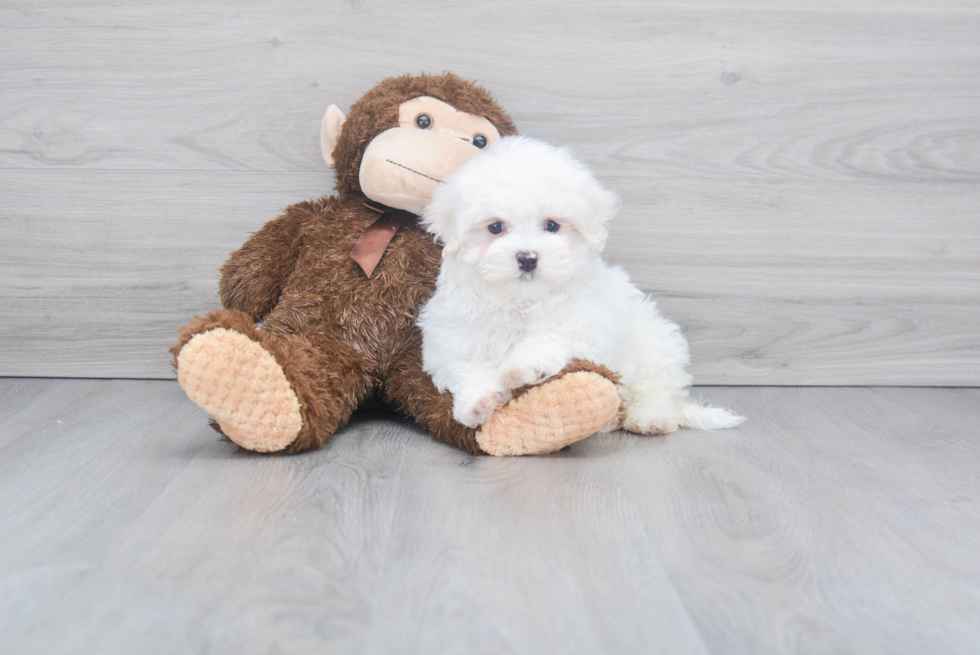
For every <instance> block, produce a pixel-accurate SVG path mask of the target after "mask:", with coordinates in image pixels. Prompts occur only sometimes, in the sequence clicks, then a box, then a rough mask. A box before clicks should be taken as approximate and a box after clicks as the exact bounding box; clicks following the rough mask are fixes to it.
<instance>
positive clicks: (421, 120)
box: [415, 114, 432, 130]
mask: <svg viewBox="0 0 980 655" xmlns="http://www.w3.org/2000/svg"><path fill="white" fill-rule="evenodd" d="M415 125H417V126H418V127H419V129H422V130H427V129H429V128H430V127H432V119H431V118H429V115H428V114H419V115H418V116H416V117H415Z"/></svg>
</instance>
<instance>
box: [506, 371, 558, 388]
mask: <svg viewBox="0 0 980 655" xmlns="http://www.w3.org/2000/svg"><path fill="white" fill-rule="evenodd" d="M551 375H552V374H550V373H548V371H546V370H544V369H543V368H540V367H537V366H512V367H511V368H509V369H507V370H506V371H504V374H503V375H501V376H500V380H501V382H503V383H504V386H505V387H507V388H508V389H517V388H519V387H523V386H524V385H528V384H540V383H541V382H544V381H545V380H547V379H548V378H550V377H551Z"/></svg>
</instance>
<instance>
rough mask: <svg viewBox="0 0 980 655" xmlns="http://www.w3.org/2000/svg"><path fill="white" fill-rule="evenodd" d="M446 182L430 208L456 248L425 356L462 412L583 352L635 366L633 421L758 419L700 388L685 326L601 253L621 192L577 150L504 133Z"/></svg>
mask: <svg viewBox="0 0 980 655" xmlns="http://www.w3.org/2000/svg"><path fill="white" fill-rule="evenodd" d="M444 182H445V184H442V185H440V186H439V188H438V189H436V191H435V193H434V195H433V197H432V202H431V203H430V204H429V206H428V207H427V208H426V209H425V211H424V213H423V216H422V222H423V224H424V225H425V227H426V228H427V229H428V230H429V231H430V232H432V233H433V234H435V235H436V236H437V237H438V238H439V239H440V240H441V241H442V243H443V245H444V249H443V257H444V259H443V263H442V269H441V271H440V272H439V280H438V287H437V289H436V293H435V295H434V296H433V297H432V299H431V300H430V301H429V302H428V304H427V305H426V306H425V307H424V308H423V309H422V313H421V315H420V317H419V325H420V326H421V328H422V335H423V342H422V356H423V367H424V369H425V371H426V372H427V373H428V374H429V375H430V376H431V377H432V381H433V382H434V383H435V385H436V387H438V388H439V390H440V391H446V390H448V391H451V392H452V394H453V398H454V404H453V413H454V415H455V418H456V420H457V421H459V422H460V423H462V424H463V425H467V426H469V427H477V426H479V425H481V424H483V423H484V422H485V421H487V420H488V419H489V418H490V416H491V415H492V414H493V412H494V410H495V409H497V408H498V407H500V406H501V405H502V404H503V403H504V402H506V401H507V400H508V398H510V395H511V392H512V390H514V389H516V388H518V387H521V386H523V385H526V384H535V383H538V382H541V381H542V380H545V379H547V378H549V377H551V376H552V375H555V374H556V373H558V372H560V371H561V370H562V369H563V368H564V367H565V366H566V365H567V364H568V363H569V361H570V360H572V359H573V358H581V359H588V360H591V361H593V362H595V363H597V364H604V365H605V366H607V367H609V368H610V369H612V370H613V371H617V372H618V373H620V374H621V375H622V381H621V384H622V387H621V395H622V398H623V401H624V408H625V410H626V411H625V418H624V420H623V424H622V427H624V428H625V429H627V430H630V431H633V432H641V433H644V434H651V433H652V434H664V433H667V432H671V431H673V430H676V429H677V428H678V427H696V428H703V429H712V428H727V427H732V426H735V425H738V424H739V423H741V422H742V421H743V420H744V419H742V418H741V417H740V416H736V415H735V414H733V413H731V412H729V411H727V410H724V409H716V408H711V407H702V406H700V405H698V404H697V403H694V402H691V401H690V400H689V399H688V386H689V385H690V384H691V376H690V375H689V374H688V373H687V371H686V370H685V367H686V366H687V364H688V362H689V357H688V349H687V342H686V341H685V339H684V336H683V335H682V334H681V331H680V328H678V327H677V325H676V324H674V323H672V322H670V321H669V320H667V319H665V318H664V317H663V316H661V315H660V313H659V312H658V311H657V306H656V303H654V301H652V300H650V299H648V298H646V297H645V296H644V294H643V292H641V291H640V290H639V289H637V288H636V287H635V286H634V285H633V284H632V283H631V282H630V279H629V277H628V276H627V275H626V273H625V272H624V271H623V270H622V269H620V268H617V267H614V266H609V265H608V264H606V263H605V262H603V261H602V259H601V258H600V257H599V253H600V252H601V251H602V249H603V246H604V245H605V241H606V223H607V222H608V221H609V219H611V218H612V217H613V215H614V214H615V213H616V210H617V208H618V200H617V198H616V196H615V195H614V194H613V193H611V192H610V191H607V190H606V189H604V188H602V186H600V185H599V183H598V181H597V180H596V179H595V178H594V177H593V176H592V174H591V173H590V172H589V170H588V169H587V168H586V167H585V166H584V165H582V164H581V163H580V162H579V161H577V160H576V159H575V158H574V157H573V156H572V155H571V154H570V153H569V152H568V151H567V150H565V149H558V148H555V147H552V146H550V145H548V144H546V143H543V142H541V141H535V140H533V139H528V138H525V137H509V138H504V139H502V140H500V141H499V142H498V143H496V144H495V145H494V146H492V147H491V148H490V149H489V151H488V152H486V153H484V154H481V155H480V156H478V157H476V158H474V159H472V160H471V161H470V162H469V163H467V164H465V165H464V166H462V167H461V168H460V169H459V170H458V171H457V172H456V173H454V174H453V175H452V176H450V177H448V178H447V179H446V180H444Z"/></svg>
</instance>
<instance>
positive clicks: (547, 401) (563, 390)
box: [476, 371, 620, 456]
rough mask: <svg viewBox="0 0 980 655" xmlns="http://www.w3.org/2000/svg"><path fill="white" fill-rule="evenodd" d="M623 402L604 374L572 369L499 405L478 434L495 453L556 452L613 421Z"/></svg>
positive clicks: (487, 448)
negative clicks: (570, 371) (573, 370)
mask: <svg viewBox="0 0 980 655" xmlns="http://www.w3.org/2000/svg"><path fill="white" fill-rule="evenodd" d="M619 402H620V401H619V392H618V391H617V389H616V385H615V384H613V383H612V382H610V381H609V380H608V379H606V378H605V377H603V376H601V375H599V374H598V373H591V372H585V371H579V372H575V373H569V374H567V375H564V376H562V377H560V378H558V379H556V380H553V381H551V382H545V383H544V384H542V385H540V386H537V387H534V388H532V389H529V390H528V391H527V392H526V393H524V394H523V395H521V396H518V397H517V398H515V399H514V400H512V401H510V402H509V403H507V404H506V405H504V406H503V407H501V408H500V409H498V410H497V411H496V412H495V413H494V415H493V416H492V417H491V418H490V420H489V421H488V422H487V423H486V424H485V425H484V426H483V427H482V428H481V429H480V431H479V432H477V433H476V441H477V443H479V444H480V447H481V448H483V450H485V451H486V452H488V453H489V454H491V455H498V456H499V455H543V454H545V453H553V452H555V451H556V450H561V449H562V448H564V447H565V446H568V445H569V444H573V443H575V442H576V441H581V440H582V439H585V438H586V437H590V436H592V435H593V434H595V433H596V432H598V431H600V430H601V429H602V428H604V427H605V426H606V425H608V424H610V423H612V422H613V421H614V420H615V418H616V414H617V412H618V411H619Z"/></svg>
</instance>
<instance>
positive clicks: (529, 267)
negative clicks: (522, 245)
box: [517, 252, 538, 273]
mask: <svg viewBox="0 0 980 655" xmlns="http://www.w3.org/2000/svg"><path fill="white" fill-rule="evenodd" d="M517 265H518V266H519V267H520V269H521V270H522V271H524V272H525V273H530V272H531V271H533V270H534V269H536V268H537V267H538V256H537V254H535V253H533V252H519V253H517Z"/></svg>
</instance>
